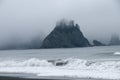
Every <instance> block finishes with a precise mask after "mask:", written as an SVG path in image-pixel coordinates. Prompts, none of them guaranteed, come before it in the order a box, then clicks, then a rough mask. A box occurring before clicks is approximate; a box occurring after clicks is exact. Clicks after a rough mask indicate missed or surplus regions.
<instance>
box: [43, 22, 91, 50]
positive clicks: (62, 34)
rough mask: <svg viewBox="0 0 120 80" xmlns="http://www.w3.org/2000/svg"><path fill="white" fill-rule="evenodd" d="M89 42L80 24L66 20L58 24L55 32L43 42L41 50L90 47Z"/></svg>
mask: <svg viewBox="0 0 120 80" xmlns="http://www.w3.org/2000/svg"><path fill="white" fill-rule="evenodd" d="M88 46H90V43H89V41H88V40H87V39H86V38H85V37H84V35H83V33H82V32H81V31H80V29H79V25H78V24H76V25H75V24H74V21H70V22H67V21H65V20H62V21H60V22H59V23H57V25H56V27H55V28H54V30H53V31H52V32H51V33H50V34H49V35H48V36H47V37H46V38H45V39H44V40H43V43H42V46H41V48H72V47H88Z"/></svg>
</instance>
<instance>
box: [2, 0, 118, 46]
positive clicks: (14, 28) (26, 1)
mask: <svg viewBox="0 0 120 80" xmlns="http://www.w3.org/2000/svg"><path fill="white" fill-rule="evenodd" d="M62 18H66V19H72V20H75V22H76V23H78V24H79V25H80V28H81V30H82V31H83V32H84V35H85V36H86V37H87V38H88V39H89V40H91V39H98V40H107V39H109V38H110V36H111V34H113V33H117V34H120V0H0V44H1V43H6V42H8V41H9V40H10V39H11V38H13V37H17V38H18V39H22V40H26V41H27V40H28V39H30V38H31V37H33V36H35V35H37V34H45V35H47V34H48V33H49V32H50V31H51V30H52V29H53V28H54V27H55V24H56V22H57V21H58V20H60V19H62Z"/></svg>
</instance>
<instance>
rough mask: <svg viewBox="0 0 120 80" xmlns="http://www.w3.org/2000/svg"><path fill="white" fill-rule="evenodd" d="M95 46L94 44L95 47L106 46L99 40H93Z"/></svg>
mask: <svg viewBox="0 0 120 80" xmlns="http://www.w3.org/2000/svg"><path fill="white" fill-rule="evenodd" d="M93 44H94V46H106V45H105V44H103V43H102V42H100V41H98V40H93Z"/></svg>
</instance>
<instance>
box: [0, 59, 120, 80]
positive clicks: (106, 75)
mask: <svg viewBox="0 0 120 80" xmlns="http://www.w3.org/2000/svg"><path fill="white" fill-rule="evenodd" d="M0 72H18V73H34V74H36V75H37V76H67V77H75V78H103V79H120V61H88V60H82V59H73V58H68V59H57V60H40V59H37V58H31V59H29V60H25V61H14V60H12V61H0Z"/></svg>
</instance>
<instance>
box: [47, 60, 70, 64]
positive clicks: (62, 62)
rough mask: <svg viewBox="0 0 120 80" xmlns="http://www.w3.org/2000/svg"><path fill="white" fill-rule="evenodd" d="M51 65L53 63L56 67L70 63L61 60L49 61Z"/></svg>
mask: <svg viewBox="0 0 120 80" xmlns="http://www.w3.org/2000/svg"><path fill="white" fill-rule="evenodd" d="M48 62H49V63H52V64H53V65H55V66H64V65H66V64H67V63H68V61H64V60H61V59H58V60H48Z"/></svg>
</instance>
